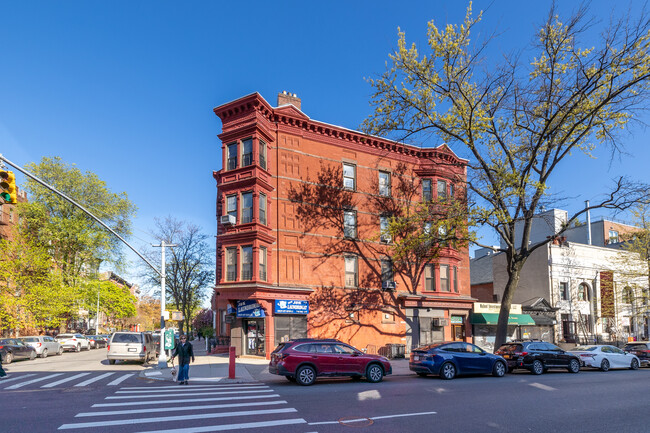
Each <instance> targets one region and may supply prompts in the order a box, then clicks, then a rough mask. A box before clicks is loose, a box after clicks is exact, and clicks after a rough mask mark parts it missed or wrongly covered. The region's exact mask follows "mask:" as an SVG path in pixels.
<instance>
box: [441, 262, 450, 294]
mask: <svg viewBox="0 0 650 433" xmlns="http://www.w3.org/2000/svg"><path fill="white" fill-rule="evenodd" d="M440 291H442V292H448V291H449V265H440Z"/></svg>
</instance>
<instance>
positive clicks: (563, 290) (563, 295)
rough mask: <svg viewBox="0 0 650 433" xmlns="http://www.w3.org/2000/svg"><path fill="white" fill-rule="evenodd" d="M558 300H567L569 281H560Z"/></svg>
mask: <svg viewBox="0 0 650 433" xmlns="http://www.w3.org/2000/svg"><path fill="white" fill-rule="evenodd" d="M560 300H561V301H568V300H569V283H567V282H566V281H562V282H560Z"/></svg>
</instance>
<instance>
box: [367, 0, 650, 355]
mask: <svg viewBox="0 0 650 433" xmlns="http://www.w3.org/2000/svg"><path fill="white" fill-rule="evenodd" d="M481 17H482V13H479V14H478V15H476V16H474V15H473V13H472V8H471V3H470V5H469V7H468V9H467V14H466V17H465V20H464V22H463V23H462V24H460V25H451V24H449V25H446V26H445V27H444V28H440V27H438V26H437V25H436V24H435V23H434V22H433V21H430V22H429V23H428V29H427V36H428V39H427V42H428V43H427V45H426V46H425V47H424V48H423V50H422V51H420V50H419V49H418V47H416V45H415V44H410V45H409V44H408V43H407V41H406V34H405V33H404V32H402V31H401V30H400V31H399V34H398V47H397V49H396V50H395V51H394V52H393V53H392V54H390V55H389V59H390V61H389V62H388V64H387V70H386V71H385V72H384V73H383V74H382V75H381V76H379V77H377V78H376V79H371V80H369V82H370V84H371V86H372V87H373V95H372V98H371V104H372V105H373V107H374V112H373V113H372V114H371V115H370V116H369V118H368V119H366V121H365V122H364V125H363V128H364V130H365V131H367V132H368V133H373V134H381V135H388V136H395V137H396V138H397V139H409V140H415V139H424V138H425V137H427V136H430V135H434V136H436V137H438V138H439V139H440V140H442V141H444V142H446V143H447V144H448V145H449V146H450V147H451V148H452V149H454V150H455V151H456V152H457V153H461V154H464V155H463V156H465V157H467V158H468V159H469V160H470V162H469V165H468V185H467V189H468V191H469V192H470V194H471V197H470V199H471V201H472V203H471V205H470V209H471V210H472V215H471V223H472V224H473V225H488V226H490V227H492V228H493V229H495V230H496V232H497V233H498V235H499V236H500V238H501V241H502V244H503V245H505V246H504V247H503V248H501V249H500V251H502V252H503V253H505V256H506V262H507V274H508V281H507V283H506V287H505V291H504V294H503V300H502V304H501V310H500V314H499V321H498V325H497V335H496V341H495V344H496V345H500V344H502V343H503V342H505V339H506V333H507V321H508V315H509V310H510V305H511V303H512V299H513V295H514V293H515V291H516V289H517V286H518V284H519V278H520V274H521V270H522V267H523V265H524V263H525V262H526V260H527V259H528V257H529V256H530V255H531V254H532V252H533V251H534V250H536V249H537V248H539V247H541V246H542V245H544V244H545V243H546V242H547V241H546V242H540V243H537V244H530V243H529V240H530V235H531V224H532V220H533V216H534V215H535V214H536V213H537V212H538V211H539V210H540V208H541V207H542V206H548V205H549V204H551V203H552V202H553V199H554V196H552V195H551V194H550V193H549V182H550V181H551V180H552V179H553V175H554V173H556V172H557V168H558V166H559V165H560V164H561V163H562V162H563V161H565V159H567V158H568V157H569V156H570V155H572V154H576V153H578V152H582V153H584V154H586V155H589V156H591V155H592V154H593V152H594V151H595V150H596V149H597V148H600V147H603V146H607V147H608V148H609V149H610V150H612V151H613V152H616V151H618V150H620V147H621V143H620V140H619V139H620V133H621V132H623V131H625V129H626V128H627V126H628V125H629V123H630V122H631V121H633V120H635V119H636V116H637V114H638V111H639V110H640V109H642V108H644V104H645V103H647V98H648V94H649V90H650V55H649V53H650V32H649V30H650V21H649V18H648V15H647V13H646V12H645V11H641V12H639V13H632V12H630V13H628V15H626V16H624V17H622V18H621V19H620V20H618V21H613V22H612V23H611V24H610V25H609V26H608V27H607V28H605V29H604V30H603V32H602V33H601V35H600V39H599V40H598V41H597V42H596V43H595V44H594V45H593V46H592V45H591V44H589V45H587V46H585V47H583V46H582V44H583V40H584V39H586V38H588V37H590V35H591V32H592V31H593V30H594V28H593V27H594V25H593V22H592V21H590V20H589V19H588V17H587V10H586V8H584V7H583V8H581V9H579V10H578V11H577V12H575V13H573V14H572V15H571V16H568V17H567V18H566V19H561V18H560V16H559V14H558V13H557V10H556V9H555V6H553V7H552V8H551V10H550V12H549V15H548V18H547V19H546V20H545V21H544V22H543V24H542V25H541V26H540V28H539V29H538V31H537V32H536V37H535V39H534V41H533V43H532V46H530V47H528V48H529V50H526V51H522V53H523V54H521V55H520V56H519V57H508V56H503V57H499V59H501V60H495V58H494V57H489V58H488V56H486V49H487V47H488V46H489V44H490V39H488V40H485V41H483V42H477V41H475V40H474V39H472V38H473V33H474V32H475V31H476V30H477V27H478V26H479V25H480V23H481ZM420 48H422V47H420ZM530 53H532V54H530ZM529 54H530V57H529V58H528V59H527V60H526V61H523V60H522V58H523V57H524V56H525V55H529ZM645 191H646V189H645V188H644V187H642V186H641V185H637V184H634V183H633V182H631V181H629V180H628V179H625V178H619V179H617V180H615V182H614V185H613V188H612V190H611V191H609V192H608V193H607V194H605V195H604V197H603V198H602V200H598V201H594V203H593V204H592V205H591V206H590V207H589V208H587V209H583V210H582V211H580V212H578V213H576V214H574V215H572V216H571V217H570V218H569V222H568V223H569V224H570V223H572V222H573V221H576V220H577V218H578V217H579V216H580V215H581V214H582V213H584V212H586V211H587V210H590V209H596V208H606V209H617V210H621V209H627V208H629V207H630V206H631V205H632V204H634V203H635V202H637V201H638V200H639V197H640V196H642V195H644V194H645ZM564 229H565V228H562V229H561V230H560V231H559V233H557V234H561V232H562V231H563V230H564Z"/></svg>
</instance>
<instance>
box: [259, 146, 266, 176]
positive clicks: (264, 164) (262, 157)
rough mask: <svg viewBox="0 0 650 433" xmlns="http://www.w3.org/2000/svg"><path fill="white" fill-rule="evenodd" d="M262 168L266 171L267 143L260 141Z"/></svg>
mask: <svg viewBox="0 0 650 433" xmlns="http://www.w3.org/2000/svg"><path fill="white" fill-rule="evenodd" d="M260 167H262V168H263V169H264V170H266V143H265V142H264V141H263V140H260Z"/></svg>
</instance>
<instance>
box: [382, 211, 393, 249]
mask: <svg viewBox="0 0 650 433" xmlns="http://www.w3.org/2000/svg"><path fill="white" fill-rule="evenodd" d="M389 218H390V217H389V216H388V215H382V216H380V217H379V231H380V235H379V240H380V242H383V243H386V244H387V243H390V242H391V241H392V237H391V235H390V231H389V229H388V227H389Z"/></svg>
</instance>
